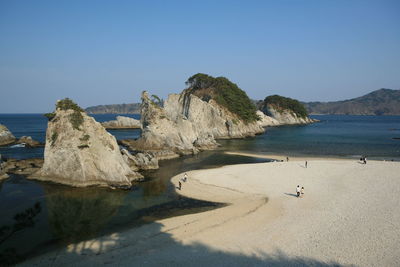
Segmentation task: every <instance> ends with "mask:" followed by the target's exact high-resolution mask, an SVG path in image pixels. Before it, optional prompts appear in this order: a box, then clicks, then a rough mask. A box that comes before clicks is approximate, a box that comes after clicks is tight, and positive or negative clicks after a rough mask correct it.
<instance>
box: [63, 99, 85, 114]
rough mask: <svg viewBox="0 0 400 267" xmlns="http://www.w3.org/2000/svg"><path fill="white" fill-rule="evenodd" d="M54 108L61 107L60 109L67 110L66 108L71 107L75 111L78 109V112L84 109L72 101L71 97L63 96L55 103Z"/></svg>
mask: <svg viewBox="0 0 400 267" xmlns="http://www.w3.org/2000/svg"><path fill="white" fill-rule="evenodd" d="M56 108H57V109H58V108H59V109H61V110H68V109H72V110H75V111H79V112H83V111H84V110H83V109H82V108H81V107H80V106H78V104H76V103H75V102H74V101H72V100H71V99H69V98H68V97H67V98H64V99H63V100H59V101H58V102H57V104H56Z"/></svg>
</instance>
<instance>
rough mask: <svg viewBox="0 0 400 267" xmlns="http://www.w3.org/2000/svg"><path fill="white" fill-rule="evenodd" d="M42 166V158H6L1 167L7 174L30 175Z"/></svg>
mask: <svg viewBox="0 0 400 267" xmlns="http://www.w3.org/2000/svg"><path fill="white" fill-rule="evenodd" d="M42 166H43V159H37V158H36V159H21V160H18V159H7V160H5V161H4V162H3V164H2V169H3V171H4V172H5V173H8V174H20V175H32V174H34V173H35V172H37V171H38V170H40V168H41V167H42Z"/></svg>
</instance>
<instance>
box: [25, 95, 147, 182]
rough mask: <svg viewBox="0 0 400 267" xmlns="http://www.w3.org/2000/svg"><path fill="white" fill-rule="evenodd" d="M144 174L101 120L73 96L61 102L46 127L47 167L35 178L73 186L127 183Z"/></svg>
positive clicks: (33, 176) (45, 154) (45, 163)
mask: <svg viewBox="0 0 400 267" xmlns="http://www.w3.org/2000/svg"><path fill="white" fill-rule="evenodd" d="M141 177H142V176H141V175H140V174H139V173H137V172H134V171H133V170H132V169H131V168H130V167H129V166H128V164H127V163H126V162H125V161H124V159H123V157H122V154H121V152H120V149H119V146H118V144H117V142H116V140H115V137H114V136H112V135H111V134H109V133H108V132H107V131H106V130H105V129H104V127H103V126H102V125H101V124H100V123H98V122H96V121H95V120H94V119H93V118H92V117H90V116H88V115H87V114H86V113H85V112H84V111H83V110H82V109H81V108H80V107H79V106H77V105H76V104H75V103H74V102H72V100H70V99H64V100H61V101H58V102H57V105H56V111H55V113H54V114H53V115H52V116H50V119H49V122H48V127H47V131H46V146H45V152H44V164H43V167H42V168H41V169H40V170H39V171H38V172H37V173H35V174H34V175H32V176H31V178H34V179H39V180H45V181H53V182H57V183H62V184H67V185H72V186H90V185H100V186H107V185H108V186H117V187H125V186H131V181H132V180H135V179H138V178H141Z"/></svg>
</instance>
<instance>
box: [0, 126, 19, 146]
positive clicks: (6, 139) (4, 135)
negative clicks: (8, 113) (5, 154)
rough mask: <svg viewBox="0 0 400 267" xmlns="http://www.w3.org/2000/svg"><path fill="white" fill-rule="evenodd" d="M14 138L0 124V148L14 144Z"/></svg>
mask: <svg viewBox="0 0 400 267" xmlns="http://www.w3.org/2000/svg"><path fill="white" fill-rule="evenodd" d="M15 140H16V138H15V136H14V135H13V134H12V133H11V132H10V130H8V129H7V127H6V126H4V125H2V124H0V146H6V145H9V144H12V143H14V142H15Z"/></svg>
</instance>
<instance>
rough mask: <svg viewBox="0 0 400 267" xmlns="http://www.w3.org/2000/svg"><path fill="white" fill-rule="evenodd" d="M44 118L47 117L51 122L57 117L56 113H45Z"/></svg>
mask: <svg viewBox="0 0 400 267" xmlns="http://www.w3.org/2000/svg"><path fill="white" fill-rule="evenodd" d="M43 116H45V117H46V118H47V119H48V120H49V121H51V120H52V119H53V118H54V117H55V116H56V113H55V112H51V113H45V114H43Z"/></svg>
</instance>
